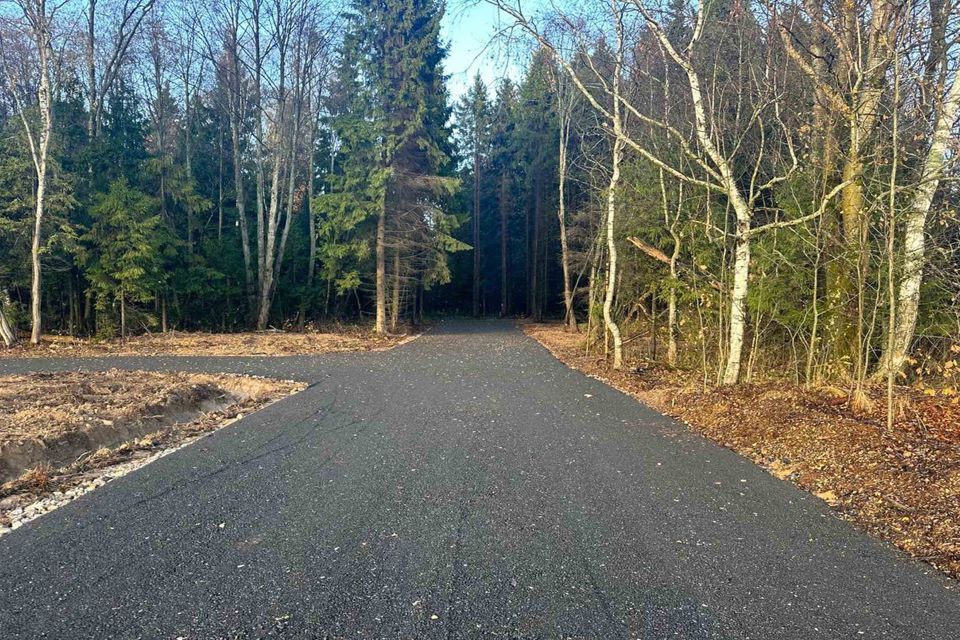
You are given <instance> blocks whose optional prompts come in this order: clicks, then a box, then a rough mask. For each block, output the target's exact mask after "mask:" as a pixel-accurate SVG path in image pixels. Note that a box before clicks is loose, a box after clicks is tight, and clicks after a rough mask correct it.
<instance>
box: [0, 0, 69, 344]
mask: <svg viewBox="0 0 960 640" xmlns="http://www.w3.org/2000/svg"><path fill="white" fill-rule="evenodd" d="M14 4H15V5H16V6H17V7H18V8H19V9H20V15H21V16H22V19H23V25H24V26H25V27H26V29H27V33H29V37H30V40H31V42H32V45H33V49H32V51H31V53H32V54H33V55H34V56H35V60H36V64H37V69H36V79H35V86H34V85H32V83H33V82H34V79H33V78H28V77H17V75H16V74H15V72H14V71H13V67H12V65H11V64H10V63H9V61H8V60H7V50H6V44H5V43H4V42H0V59H2V63H3V68H4V75H5V77H6V80H7V84H8V86H9V89H10V93H11V95H12V96H13V99H14V102H15V105H16V108H17V111H18V112H19V117H20V121H21V122H22V123H23V130H24V135H25V136H26V139H27V144H28V146H29V148H30V156H31V158H32V160H33V167H34V170H35V173H36V187H35V191H34V200H35V202H34V219H33V237H32V241H31V245H30V263H31V285H30V318H31V328H30V342H31V343H32V344H39V343H40V338H41V335H42V330H43V327H42V315H41V302H42V301H41V296H42V291H43V289H42V270H41V261H40V252H41V245H42V235H43V219H44V218H43V216H44V210H45V208H46V198H47V178H48V175H47V174H48V170H49V167H48V164H49V160H50V140H51V138H52V136H53V91H54V87H53V77H54V68H53V67H54V65H55V58H56V54H55V52H54V48H53V28H54V20H55V18H56V14H57V11H58V10H59V9H61V8H62V7H63V3H62V2H61V3H48V2H47V0H15V2H14ZM25 86H29V87H30V92H29V93H28V94H27V97H25V96H24V95H23V93H22V91H23V88H24V87H25ZM33 96H35V98H36V104H37V109H38V112H39V124H37V125H35V124H34V123H33V122H32V121H31V118H30V115H29V114H28V112H27V99H28V97H33Z"/></svg>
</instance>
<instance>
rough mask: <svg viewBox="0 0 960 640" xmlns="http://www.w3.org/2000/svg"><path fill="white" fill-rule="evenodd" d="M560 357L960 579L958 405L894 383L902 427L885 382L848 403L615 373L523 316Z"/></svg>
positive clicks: (655, 370)
mask: <svg viewBox="0 0 960 640" xmlns="http://www.w3.org/2000/svg"><path fill="white" fill-rule="evenodd" d="M526 331H527V333H528V334H529V335H531V336H533V337H534V338H536V339H537V340H539V341H540V342H541V343H542V344H543V345H544V346H546V347H547V348H548V349H549V350H550V351H551V352H552V353H553V354H554V355H555V356H557V358H559V359H560V360H561V361H563V362H565V363H566V364H568V365H570V366H571V367H574V368H576V369H578V370H580V371H583V372H584V373H587V374H589V375H593V376H595V377H597V378H600V379H603V380H605V381H606V382H608V383H610V384H612V385H613V386H615V387H617V388H618V389H620V390H622V391H624V392H626V393H629V394H631V395H633V396H634V397H636V398H638V399H639V400H641V401H643V402H644V403H646V404H648V405H650V406H651V407H653V408H655V409H657V410H659V411H661V412H663V413H666V414H669V415H672V416H675V417H678V418H680V419H682V420H683V421H685V422H687V423H688V424H690V425H691V426H693V427H694V428H695V429H697V430H699V431H700V432H702V433H703V434H705V435H706V436H708V437H709V438H711V439H712V440H714V441H716V442H718V443H720V444H722V445H723V446H725V447H728V448H730V449H733V450H734V451H736V452H738V453H740V454H741V455H744V456H746V457H749V458H750V459H752V460H753V461H755V462H757V463H759V464H761V465H763V466H765V467H766V468H767V469H769V471H770V472H771V473H772V474H773V475H775V476H777V477H779V478H782V479H789V480H791V481H792V482H794V483H795V484H797V485H799V486H801V487H803V488H804V489H806V490H808V491H810V492H811V493H813V494H815V495H817V496H818V497H820V498H821V499H822V500H824V501H825V502H827V503H828V504H830V505H831V506H834V507H835V508H836V509H838V511H840V512H841V513H843V514H844V516H846V517H848V518H849V519H851V520H852V521H854V522H855V523H857V524H858V525H859V526H861V527H863V528H864V529H867V530H868V531H870V532H872V533H873V534H875V535H877V536H879V537H881V538H885V539H887V540H889V541H891V542H893V543H894V544H896V545H897V546H899V547H900V548H902V549H903V550H905V551H907V552H908V553H910V554H911V555H913V556H915V557H917V558H920V559H923V560H926V561H927V562H929V563H931V564H933V565H934V566H936V567H938V568H940V569H941V570H943V571H945V572H947V573H949V574H951V575H953V576H955V577H960V406H958V404H957V403H954V402H952V401H951V399H950V398H946V397H931V396H929V395H924V394H923V393H921V392H920V391H918V390H916V389H912V388H903V387H901V388H898V390H897V393H898V400H897V407H896V414H895V421H894V429H893V430H892V431H888V430H887V428H886V417H885V415H884V414H883V411H884V407H885V399H884V395H883V394H884V392H883V389H880V388H877V389H870V390H868V396H869V398H868V399H869V400H870V403H869V404H870V405H871V406H873V407H874V414H873V415H864V414H863V413H862V405H863V404H864V399H863V398H860V399H859V401H858V402H857V404H858V405H860V407H859V409H860V411H859V412H858V411H855V410H854V408H853V407H851V404H852V403H851V401H850V398H848V397H847V393H846V392H845V391H843V390H840V389H837V388H831V387H828V388H823V389H805V388H801V387H797V386H795V385H790V384H787V383H783V382H780V383H764V384H751V385H739V386H736V387H718V388H708V389H706V390H704V389H703V385H702V380H701V379H699V378H698V376H695V375H691V374H689V373H685V372H681V371H677V370H672V369H667V368H665V367H658V366H655V365H645V367H646V368H633V369H631V368H629V367H628V368H626V369H625V370H623V371H613V370H612V369H610V368H608V366H607V364H606V362H605V361H604V358H603V357H602V354H601V355H592V356H587V355H584V349H583V337H582V336H580V335H576V334H569V333H566V332H564V330H563V327H562V326H559V325H527V327H526Z"/></svg>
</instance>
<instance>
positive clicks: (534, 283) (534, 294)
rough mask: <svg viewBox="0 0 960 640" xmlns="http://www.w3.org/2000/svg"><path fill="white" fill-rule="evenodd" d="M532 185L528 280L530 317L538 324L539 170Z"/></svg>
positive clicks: (540, 181)
mask: <svg viewBox="0 0 960 640" xmlns="http://www.w3.org/2000/svg"><path fill="white" fill-rule="evenodd" d="M535 171H536V175H535V177H534V184H533V256H532V258H531V271H530V273H531V279H530V315H531V316H532V318H533V321H534V322H540V320H541V318H542V317H543V313H542V308H541V306H540V287H541V284H540V278H539V275H540V235H541V231H540V218H541V217H542V215H543V211H542V206H543V194H542V193H541V190H542V189H541V187H542V180H541V175H540V171H541V170H540V169H539V168H538V169H536V170H535Z"/></svg>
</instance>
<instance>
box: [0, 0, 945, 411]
mask: <svg viewBox="0 0 960 640" xmlns="http://www.w3.org/2000/svg"><path fill="white" fill-rule="evenodd" d="M486 1H487V2H488V4H492V5H495V6H496V7H497V8H498V10H499V11H500V13H501V16H502V17H503V19H504V20H505V24H506V25H507V26H509V25H511V24H512V25H513V28H512V29H506V31H507V32H508V35H509V36H510V37H511V38H512V39H513V41H514V43H515V44H516V43H517V42H519V43H520V51H525V52H526V54H525V55H524V57H523V58H522V63H521V65H520V66H521V67H522V68H521V69H520V73H518V74H517V77H516V78H514V79H512V80H511V79H504V80H502V81H499V82H497V83H496V84H495V86H487V85H486V84H485V83H484V82H482V81H481V80H479V79H477V80H475V81H474V82H473V83H472V85H471V86H470V87H469V89H468V90H467V91H466V93H465V95H464V96H463V97H462V98H461V99H459V100H458V101H457V102H456V104H454V105H451V104H450V103H451V100H450V97H449V95H448V93H447V89H446V82H445V81H446V77H445V76H444V69H443V60H444V57H445V54H446V49H445V47H446V46H447V45H446V44H445V43H443V42H441V39H440V32H439V29H440V20H441V18H442V14H443V11H444V6H443V5H442V3H441V2H439V1H438V0H377V1H375V2H362V1H360V0H355V1H354V2H348V3H346V4H345V5H341V4H338V3H335V2H333V1H332V0H330V1H324V0H219V1H218V2H215V3H212V4H202V3H185V2H181V1H177V0H167V1H166V2H162V1H161V0H123V1H121V0H99V1H97V0H68V1H67V2H66V3H50V2H45V1H43V0H29V1H28V0H16V1H15V2H10V1H8V2H6V4H4V5H3V10H2V13H0V16H2V20H3V22H2V30H0V37H2V43H0V45H2V47H0V49H2V52H3V54H2V58H0V62H2V65H3V66H2V71H3V79H4V85H3V86H4V92H3V94H2V100H0V125H2V132H3V136H2V138H0V163H2V166H0V309H2V311H3V314H2V316H0V333H2V334H3V335H4V337H5V339H7V337H8V336H10V335H12V333H13V331H14V329H15V328H16V327H24V328H26V327H32V328H33V338H34V339H39V335H40V334H39V331H40V328H41V327H46V329H48V330H54V331H64V332H70V333H75V334H87V335H91V334H98V335H112V334H114V333H124V332H126V331H128V330H132V331H141V330H144V329H145V328H146V329H149V330H154V329H160V330H163V329H166V328H169V327H180V328H207V329H218V330H234V329H239V328H244V327H257V328H265V327H268V326H290V325H303V324H305V323H306V322H309V321H323V320H328V319H357V318H363V319H370V320H372V321H373V322H374V323H375V326H376V328H377V330H378V331H381V332H387V331H393V330H398V328H399V325H401V324H402V323H404V322H409V321H416V320H418V319H419V318H420V317H421V316H422V314H423V313H424V310H425V309H444V308H445V309H459V310H460V311H470V312H472V313H473V314H475V315H501V316H510V315H528V316H530V317H532V318H533V319H540V318H544V317H558V318H559V317H562V318H564V320H565V322H566V325H567V326H568V327H569V329H570V330H576V331H584V332H585V333H586V335H587V337H588V344H589V345H590V348H592V349H600V350H602V352H603V353H606V354H607V355H608V357H609V359H610V363H611V365H612V366H615V367H619V366H622V364H623V362H624V354H625V352H626V353H627V355H643V356H645V357H648V358H651V359H654V360H662V361H664V362H665V363H667V364H669V365H674V366H686V367H696V368H698V369H699V370H700V371H702V373H703V380H704V383H705V384H711V383H735V382H738V381H743V380H752V379H755V378H756V377H758V376H759V375H761V374H764V373H775V374H778V375H785V376H787V377H790V378H792V379H793V380H795V381H797V382H807V383H813V382H816V381H819V380H824V379H839V380H846V381H849V382H851V383H852V385H853V386H854V387H855V389H856V390H858V392H859V393H861V394H862V389H863V386H864V384H865V383H866V382H867V381H868V380H869V379H870V378H871V377H874V378H884V377H885V378H886V379H887V381H888V383H889V384H892V382H893V381H894V379H895V376H896V374H899V373H901V372H910V371H916V370H918V369H920V368H922V367H923V363H922V361H921V360H922V359H924V358H928V359H931V360H932V361H935V362H939V363H948V362H949V361H950V359H951V358H950V354H951V353H952V352H955V350H956V349H958V348H960V347H958V346H957V341H958V335H960V261H958V257H957V256H958V254H957V251H956V246H957V243H958V235H960V234H958V224H957V216H956V211H957V203H958V195H960V194H958V193H957V186H956V185H957V180H956V179H957V176H958V173H957V165H956V162H955V160H956V158H957V151H958V144H957V118H958V110H960V74H958V73H957V67H958V54H960V42H958V37H960V16H958V14H960V12H958V7H957V4H956V1H955V0H928V1H919V0H917V1H908V2H892V1H887V0H883V1H879V2H878V1H874V0H851V1H844V2H833V1H827V2H810V1H807V0H776V1H775V2H764V3H746V2H741V1H738V0H711V1H710V2H703V3H700V2H688V1H687V0H669V1H667V2H650V1H648V0H589V1H587V2H583V1H578V2H573V1H571V2H562V1H561V2H552V3H520V2H516V1H508V0H486ZM453 46H456V43H453ZM524 47H525V48H524ZM951 350H953V351H951ZM908 365H910V366H908ZM944 366H946V364H944Z"/></svg>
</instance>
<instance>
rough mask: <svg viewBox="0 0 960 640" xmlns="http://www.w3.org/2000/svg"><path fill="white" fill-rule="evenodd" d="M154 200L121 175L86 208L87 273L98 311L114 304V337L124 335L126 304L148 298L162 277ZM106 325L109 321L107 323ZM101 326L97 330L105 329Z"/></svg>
mask: <svg viewBox="0 0 960 640" xmlns="http://www.w3.org/2000/svg"><path fill="white" fill-rule="evenodd" d="M157 207H158V202H157V199H156V198H153V197H150V196H148V195H146V194H145V193H143V192H141V191H138V190H136V189H134V188H133V187H131V186H130V184H129V183H128V182H127V180H126V178H120V179H118V180H116V181H114V182H113V183H112V184H111V185H110V190H109V191H108V192H107V193H106V194H104V195H102V196H100V197H99V199H98V202H97V204H96V205H95V206H94V207H93V209H92V210H91V212H90V213H91V216H92V218H93V225H92V226H91V228H90V231H89V232H88V233H87V234H86V235H85V236H84V238H83V240H84V244H85V246H86V247H87V250H86V252H85V262H86V264H87V267H88V270H87V274H88V277H89V278H90V281H91V283H92V285H93V287H94V289H95V290H96V292H97V307H98V309H99V310H100V311H101V312H106V311H108V310H109V309H110V306H111V304H113V303H116V304H117V305H119V307H120V335H121V337H122V338H126V335H127V302H128V301H129V302H149V301H151V300H153V297H154V292H155V291H156V290H157V287H158V285H159V284H160V283H161V282H162V280H163V277H164V276H163V272H162V269H161V266H162V263H161V246H162V245H161V239H162V234H161V233H159V232H158V230H159V228H160V227H161V219H160V215H159V214H158V213H157ZM107 327H109V325H107ZM107 327H103V326H101V333H108V331H109V330H108V329H107Z"/></svg>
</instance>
